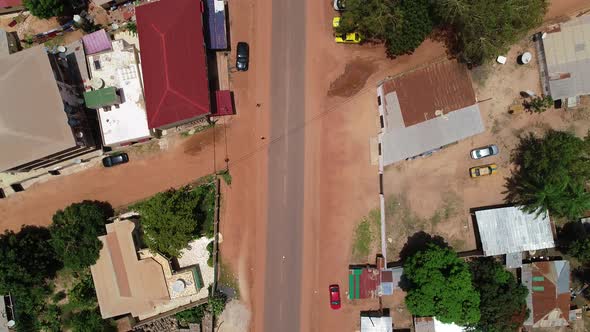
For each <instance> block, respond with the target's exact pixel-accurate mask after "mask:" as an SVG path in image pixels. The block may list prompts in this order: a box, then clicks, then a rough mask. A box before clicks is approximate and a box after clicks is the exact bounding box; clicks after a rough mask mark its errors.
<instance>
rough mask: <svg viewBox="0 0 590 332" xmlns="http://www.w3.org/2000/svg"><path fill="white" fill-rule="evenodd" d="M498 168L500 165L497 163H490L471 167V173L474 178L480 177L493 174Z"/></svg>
mask: <svg viewBox="0 0 590 332" xmlns="http://www.w3.org/2000/svg"><path fill="white" fill-rule="evenodd" d="M497 170H498V165H496V164H489V165H481V166H475V167H471V168H470V169H469V174H470V175H471V177H472V178H478V177H480V176H486V175H492V174H496V172H497Z"/></svg>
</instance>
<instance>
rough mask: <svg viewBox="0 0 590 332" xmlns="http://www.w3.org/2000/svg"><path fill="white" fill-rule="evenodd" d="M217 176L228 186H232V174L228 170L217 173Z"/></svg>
mask: <svg viewBox="0 0 590 332" xmlns="http://www.w3.org/2000/svg"><path fill="white" fill-rule="evenodd" d="M217 175H219V176H220V177H221V178H222V179H223V181H224V182H225V183H226V184H227V185H228V186H231V174H229V170H228V169H224V170H223V171H219V172H217Z"/></svg>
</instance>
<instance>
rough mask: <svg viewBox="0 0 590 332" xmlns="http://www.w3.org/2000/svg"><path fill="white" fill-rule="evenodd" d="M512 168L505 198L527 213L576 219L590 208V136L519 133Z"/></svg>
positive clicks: (556, 133) (553, 132) (558, 132)
mask: <svg viewBox="0 0 590 332" xmlns="http://www.w3.org/2000/svg"><path fill="white" fill-rule="evenodd" d="M512 162H513V163H514V164H515V165H516V168H515V170H514V171H513V172H512V174H511V176H510V177H509V178H508V179H507V182H506V192H505V193H506V201H507V202H510V203H514V204H517V205H521V206H523V210H524V211H526V212H529V213H543V212H544V211H545V210H548V211H549V215H550V216H552V217H557V218H563V219H566V220H575V219H576V218H579V217H581V216H583V215H584V213H586V212H587V211H589V210H590V193H589V192H588V190H587V188H588V179H590V137H589V136H587V137H585V138H583V139H582V138H579V137H576V136H575V135H573V134H571V133H569V132H563V131H555V130H549V131H548V132H547V133H546V134H545V135H544V136H543V137H537V136H535V135H534V134H528V135H525V136H523V137H521V140H520V142H519V145H518V146H517V147H516V149H515V150H514V151H513V155H512Z"/></svg>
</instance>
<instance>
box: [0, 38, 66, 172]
mask: <svg viewBox="0 0 590 332" xmlns="http://www.w3.org/2000/svg"><path fill="white" fill-rule="evenodd" d="M0 100H2V108H1V110H0V151H2V154H1V155H0V170H7V169H11V168H14V167H16V166H19V165H21V164H24V163H27V162H29V161H32V160H37V159H40V158H43V157H45V156H49V155H51V154H54V153H58V152H61V151H63V150H66V149H68V148H72V147H75V146H76V142H75V140H74V136H73V134H72V130H71V128H70V126H69V125H68V119H67V117H66V113H65V112H64V104H63V101H62V98H61V97H60V93H59V90H58V86H57V83H56V81H55V78H54V75H53V71H52V69H51V66H50V64H49V59H48V58H47V54H46V53H45V51H44V49H43V47H42V46H38V47H33V48H30V49H26V50H23V51H21V52H18V53H15V54H11V55H7V56H3V57H0Z"/></svg>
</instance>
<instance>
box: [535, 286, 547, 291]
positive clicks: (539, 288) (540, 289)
mask: <svg viewBox="0 0 590 332" xmlns="http://www.w3.org/2000/svg"><path fill="white" fill-rule="evenodd" d="M543 291H545V287H543V286H533V292H543Z"/></svg>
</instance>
